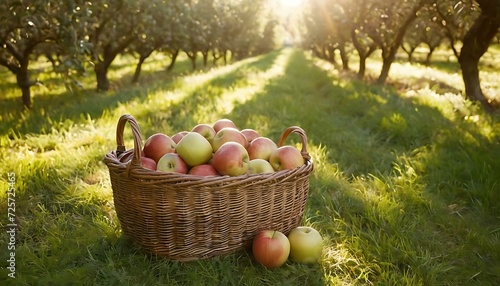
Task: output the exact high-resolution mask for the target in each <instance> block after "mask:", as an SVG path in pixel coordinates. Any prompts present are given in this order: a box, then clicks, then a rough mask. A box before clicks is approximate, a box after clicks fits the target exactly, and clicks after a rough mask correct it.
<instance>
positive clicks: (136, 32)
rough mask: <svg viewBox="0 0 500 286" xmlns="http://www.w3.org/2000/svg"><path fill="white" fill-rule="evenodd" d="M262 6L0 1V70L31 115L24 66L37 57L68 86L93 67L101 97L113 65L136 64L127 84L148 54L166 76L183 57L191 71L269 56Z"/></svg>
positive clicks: (225, 0) (173, 0) (251, 2)
mask: <svg viewBox="0 0 500 286" xmlns="http://www.w3.org/2000/svg"><path fill="white" fill-rule="evenodd" d="M265 4H266V1H264V0H85V1H84V0H73V1H57V0H30V1H23V0H3V1H0V65H2V66H4V67H6V68H7V69H9V70H10V71H11V72H12V73H14V74H15V75H16V79H17V84H18V86H19V88H20V89H21V91H22V101H23V104H24V105H25V106H26V107H28V108H30V107H31V92H30V87H31V86H33V85H34V84H35V83H36V81H33V80H31V78H30V73H29V65H30V62H33V61H34V60H36V59H38V58H39V57H40V56H44V57H46V58H47V59H49V60H50V61H51V62H52V64H53V67H54V69H55V70H56V71H57V72H59V73H62V74H64V75H65V76H66V78H67V79H74V78H75V76H76V75H78V74H79V73H81V72H83V71H84V70H85V67H87V66H89V65H90V66H92V67H93V71H94V72H95V76H96V83H97V89H98V90H108V89H109V80H108V77H107V72H108V69H109V67H110V65H111V64H112V62H113V61H114V60H115V58H116V57H117V56H118V55H120V54H124V53H131V54H133V55H136V56H137V58H138V64H137V68H136V72H135V74H134V77H133V80H135V81H137V80H138V79H139V75H140V71H141V65H142V63H143V62H144V61H145V60H146V59H147V58H148V57H149V56H150V55H151V54H152V53H153V52H154V51H160V52H164V53H166V54H168V55H169V56H170V58H171V62H170V64H169V65H168V67H167V69H171V68H172V67H173V65H174V63H175V60H176V58H177V55H178V54H179V53H180V52H185V53H186V55H187V56H188V57H189V58H190V59H191V61H192V65H193V68H196V60H197V56H198V55H200V54H201V55H202V56H203V62H204V64H207V61H208V57H209V54H210V55H211V56H212V57H213V61H214V63H215V62H216V61H217V60H219V59H222V60H224V62H226V60H227V55H228V52H230V54H231V56H232V57H236V58H237V59H240V58H244V57H247V56H250V55H255V54H260V53H265V52H268V51H270V50H272V49H273V48H274V41H273V39H274V34H273V33H274V26H275V25H277V22H276V21H275V20H274V18H273V17H272V15H269V14H266V10H265V9H266V6H265Z"/></svg>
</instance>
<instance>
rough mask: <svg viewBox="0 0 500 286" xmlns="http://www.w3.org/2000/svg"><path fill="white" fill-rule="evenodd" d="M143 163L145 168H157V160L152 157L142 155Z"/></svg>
mask: <svg viewBox="0 0 500 286" xmlns="http://www.w3.org/2000/svg"><path fill="white" fill-rule="evenodd" d="M169 154H170V153H169ZM172 154H173V153H172ZM141 164H142V167H143V168H145V169H150V170H156V161H155V160H153V159H151V158H148V157H144V156H142V157H141Z"/></svg>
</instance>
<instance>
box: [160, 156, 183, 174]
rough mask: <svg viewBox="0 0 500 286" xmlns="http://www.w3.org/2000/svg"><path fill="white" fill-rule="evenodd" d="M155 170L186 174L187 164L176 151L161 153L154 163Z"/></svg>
mask: <svg viewBox="0 0 500 286" xmlns="http://www.w3.org/2000/svg"><path fill="white" fill-rule="evenodd" d="M156 170H157V171H162V172H174V173H181V174H187V172H188V166H187V165H186V162H184V160H182V158H181V156H179V154H177V153H167V154H165V155H163V156H162V157H161V158H160V160H159V161H158V164H157V165H156Z"/></svg>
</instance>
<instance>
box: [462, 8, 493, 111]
mask: <svg viewBox="0 0 500 286" xmlns="http://www.w3.org/2000/svg"><path fill="white" fill-rule="evenodd" d="M477 2H478V3H479V5H480V8H481V14H480V15H479V17H478V18H477V19H476V21H475V22H474V24H473V25H472V27H471V28H470V30H469V31H468V32H467V34H466V35H465V36H464V39H463V41H462V42H463V46H462V49H461V51H460V55H459V57H458V62H459V63H460V68H461V69H462V77H463V79H464V84H465V94H466V97H467V98H468V99H470V100H472V101H478V102H480V103H481V104H482V105H483V107H484V108H485V109H486V110H491V109H492V106H491V105H490V103H489V102H488V100H487V98H486V97H485V95H484V94H483V91H482V90H481V85H480V81H479V68H478V65H479V59H480V58H481V57H482V56H483V55H484V53H486V51H487V50H488V47H489V46H490V44H491V41H492V40H493V38H494V37H495V35H496V34H497V33H498V29H499V28H500V18H499V17H498V13H500V1H496V0H491V1H488V0H483V1H477Z"/></svg>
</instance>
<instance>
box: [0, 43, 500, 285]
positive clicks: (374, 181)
mask: <svg viewBox="0 0 500 286" xmlns="http://www.w3.org/2000/svg"><path fill="white" fill-rule="evenodd" d="M155 64H157V63H155V62H150V63H149V65H155ZM371 65H373V66H375V67H377V61H373V62H372V63H371ZM498 68H500V67H498ZM498 68H497V69H496V70H499V69H498ZM132 69H133V66H132V65H131V64H130V63H128V64H127V63H126V62H125V63H124V64H123V66H122V67H120V68H115V70H114V71H113V72H114V73H112V76H114V81H115V82H118V91H113V92H108V93H101V94H98V93H94V92H92V91H89V90H86V91H85V92H80V93H77V94H76V95H70V94H68V93H64V92H61V94H58V95H55V94H54V93H50V92H48V93H47V94H43V95H40V96H37V97H35V108H34V110H32V111H30V112H26V111H17V110H18V109H19V108H18V105H17V101H15V100H18V99H15V100H14V99H12V98H6V99H5V98H2V99H1V100H2V101H3V102H4V103H5V105H4V106H3V107H2V109H1V112H2V114H1V116H2V126H1V127H0V132H1V133H0V136H1V137H0V140H1V141H0V143H1V145H0V146H1V151H0V153H1V154H0V155H1V158H2V165H1V166H0V170H1V174H2V177H1V180H2V181H1V185H2V190H7V188H8V183H7V182H8V174H9V173H11V174H15V191H16V197H15V199H16V201H15V203H16V209H15V214H16V223H17V224H18V225H19V227H18V232H17V234H16V243H17V244H16V252H15V253H16V278H15V279H11V278H9V277H8V276H7V274H8V273H9V271H8V270H7V269H6V267H7V266H8V264H7V262H6V261H7V259H8V255H9V252H8V251H7V246H6V243H7V242H8V239H9V236H8V234H7V233H6V231H3V232H2V233H1V234H0V239H1V241H2V247H3V248H4V249H2V251H0V266H2V268H1V269H0V281H5V282H7V283H8V284H7V285H495V284H496V283H497V282H498V281H500V194H499V188H500V186H499V183H498V180H499V175H498V174H500V161H499V160H498V158H500V145H499V141H500V124H499V122H500V121H499V118H498V116H497V115H485V114H484V113H483V112H482V111H481V110H479V109H477V108H476V107H474V106H471V105H470V104H469V103H467V102H464V101H463V100H461V98H460V97H459V96H458V95H454V94H452V93H451V94H450V93H448V94H446V95H439V94H437V93H436V92H435V89H433V88H432V86H434V85H435V84H436V81H439V83H441V85H439V86H441V87H442V86H444V87H446V86H456V84H455V83H454V82H453V80H456V75H454V74H452V73H449V71H442V70H432V73H433V78H432V82H431V83H429V84H427V83H426V82H425V81H422V80H417V78H418V77H419V74H420V75H421V74H423V73H425V71H427V72H429V71H430V69H428V68H426V67H422V66H419V65H413V66H412V65H407V64H395V66H394V68H393V73H395V74H394V76H393V78H394V81H395V82H394V83H393V85H392V86H394V87H390V86H388V87H382V86H376V85H372V84H369V83H366V82H360V81H357V80H353V79H352V78H351V77H350V75H348V74H339V73H338V72H337V71H336V70H335V69H333V68H332V67H331V65H329V64H326V63H324V62H322V61H319V60H317V59H314V58H312V57H310V56H309V55H308V54H306V53H303V52H302V51H299V50H291V49H285V50H281V51H277V52H273V53H270V54H267V55H264V56H260V57H254V58H250V59H246V60H244V61H240V62H236V63H233V64H230V65H227V66H223V67H214V68H212V69H206V70H202V71H197V72H195V73H183V74H181V73H180V72H178V73H176V74H175V76H174V77H167V76H166V75H165V74H162V73H160V72H158V73H154V72H150V73H146V74H145V77H144V81H145V83H143V84H141V85H138V86H129V85H128V84H126V83H124V82H125V80H123V81H122V80H120V77H121V76H124V74H128V73H127V72H126V71H127V70H128V71H131V70H132ZM405 74H407V76H405ZM494 74H495V71H494V70H493V71H491V75H489V76H491V77H492V78H493V77H494ZM496 74H497V75H498V76H500V74H499V73H498V72H496ZM497 78H498V77H497ZM439 83H438V84H439ZM402 87H405V88H402ZM412 87H414V88H412ZM124 113H130V114H132V115H133V116H134V117H135V118H136V119H137V121H138V122H139V125H140V127H141V130H142V133H143V137H144V138H146V137H147V136H149V135H151V134H153V133H155V132H164V133H167V134H174V133H176V132H178V131H181V130H190V129H191V128H192V127H193V126H194V125H195V124H197V123H212V122H214V121H215V120H217V119H219V118H230V119H232V120H233V121H234V122H236V124H237V125H238V126H240V128H254V129H256V130H259V131H260V132H261V133H262V135H264V136H267V137H270V138H272V139H274V140H277V139H278V138H279V135H280V134H281V132H282V131H283V130H284V129H285V128H286V127H288V126H291V125H299V126H301V127H302V128H303V129H304V130H305V131H306V133H307V135H308V139H309V141H308V145H307V148H308V151H309V152H310V154H311V155H312V157H313V159H314V164H315V172H314V174H313V176H312V177H311V188H310V196H309V199H308V202H307V208H306V213H305V216H304V220H303V224H304V225H310V226H313V227H315V228H316V229H318V230H319V231H320V232H321V234H322V235H323V237H324V239H325V247H324V251H323V257H322V259H321V261H319V262H318V263H317V264H313V265H300V264H297V263H294V262H291V261H289V262H287V263H286V264H285V265H284V266H283V267H281V268H279V269H275V270H267V269H265V268H264V267H262V266H260V265H259V264H258V263H256V262H255V261H253V259H252V257H251V254H249V253H246V252H245V251H240V252H237V253H235V254H232V255H227V256H224V257H216V258H213V259H205V260H200V261H194V262H189V263H180V262H176V261H170V260H167V259H164V258H161V257H156V256H154V255H148V254H145V253H142V252H141V251H140V250H138V249H137V248H136V247H135V246H134V245H133V244H132V243H131V242H130V241H129V240H128V239H127V238H126V237H123V236H122V234H121V230H120V225H119V222H118V220H117V217H116V214H115V212H114V209H113V199H112V189H111V186H110V182H109V175H108V173H107V168H106V166H105V165H104V164H103V163H102V157H103V156H104V154H106V153H107V152H109V151H110V150H112V149H114V148H116V146H115V143H116V142H115V128H116V123H117V120H118V118H119V116H120V115H122V114H124ZM125 135H126V138H127V144H128V147H129V148H131V147H132V140H131V132H130V131H129V130H126V134H125ZM299 142H300V141H299V140H298V138H293V137H292V138H290V141H289V144H299ZM297 146H298V145H297ZM0 198H1V200H0V204H1V205H0V216H2V217H3V218H4V219H2V220H1V223H2V229H6V218H7V203H8V202H7V195H6V192H5V191H2V193H1V197H0ZM5 282H0V283H5ZM2 285H4V284H2Z"/></svg>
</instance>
